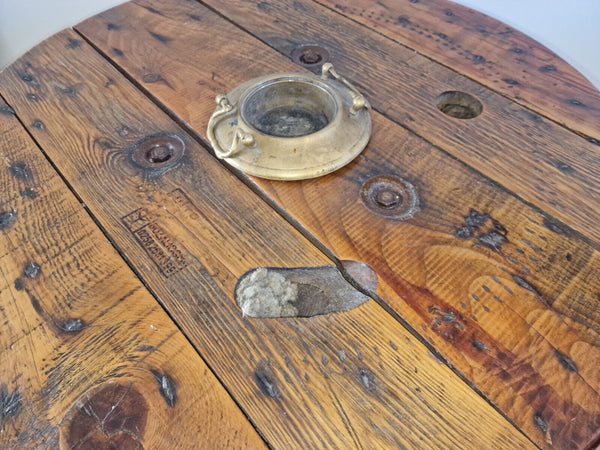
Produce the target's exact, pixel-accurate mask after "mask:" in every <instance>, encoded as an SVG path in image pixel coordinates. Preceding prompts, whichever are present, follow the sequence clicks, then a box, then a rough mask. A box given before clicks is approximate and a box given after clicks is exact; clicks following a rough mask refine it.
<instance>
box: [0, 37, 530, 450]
mask: <svg viewBox="0 0 600 450" xmlns="http://www.w3.org/2000/svg"><path fill="white" fill-rule="evenodd" d="M152 32H153V33H154V34H157V35H159V36H162V35H160V31H159V30H156V31H152ZM151 38H152V39H155V38H153V37H151ZM156 39H158V40H159V41H161V40H163V38H162V37H161V38H156ZM156 39H155V40H156ZM0 90H2V92H3V94H4V95H6V96H7V98H8V99H9V101H10V102H11V104H12V105H13V107H14V108H15V110H16V112H17V114H18V116H19V117H20V118H21V119H22V120H23V122H24V123H25V124H28V129H29V130H30V131H31V132H32V134H33V136H34V138H35V139H36V140H37V141H38V142H39V143H40V145H41V146H42V147H43V149H44V152H45V153H46V154H47V155H48V157H49V158H50V159H51V160H52V162H53V163H54V164H55V165H56V167H57V168H58V170H60V172H61V174H62V175H63V176H64V177H65V178H66V179H67V180H69V183H70V184H71V186H72V187H73V189H74V190H75V191H76V192H77V194H78V195H79V196H80V197H81V199H82V200H83V201H84V202H85V203H86V205H87V206H88V208H89V209H90V211H91V212H92V214H93V215H94V216H95V218H96V220H98V221H99V223H101V225H102V227H103V228H104V230H106V232H107V233H108V234H109V235H110V237H111V239H112V240H113V242H114V243H115V244H116V245H117V246H118V248H119V249H120V251H121V252H122V254H123V255H126V257H127V259H128V261H129V262H130V263H131V264H132V265H133V266H134V267H135V268H136V269H137V271H138V273H139V274H140V276H141V277H142V278H143V280H144V282H145V283H147V285H148V286H149V287H150V288H151V289H152V290H153V292H155V293H156V295H157V296H158V297H159V298H160V300H161V302H162V303H163V304H164V305H165V307H166V308H167V309H168V310H169V312H170V314H172V316H173V317H174V318H175V319H176V320H177V322H178V324H179V325H180V326H181V328H182V329H183V330H184V331H185V332H186V334H187V335H188V337H189V338H190V340H191V341H192V342H193V344H194V345H195V346H196V348H197V349H198V350H199V352H200V353H201V354H202V355H203V357H204V358H205V360H206V361H207V363H208V364H209V366H210V367H211V369H212V370H213V371H214V372H215V373H216V375H217V376H218V377H219V379H220V380H221V381H222V382H223V383H224V385H225V386H226V387H227V389H228V390H229V392H230V393H231V394H232V395H233V397H234V398H235V399H236V401H237V402H238V404H239V405H240V406H241V407H242V408H243V410H244V412H245V413H246V414H247V415H248V417H249V418H250V419H251V420H252V422H253V423H254V424H255V425H256V427H257V429H258V430H259V432H260V433H261V435H263V436H264V437H265V438H266V440H267V441H268V443H269V444H270V445H272V446H274V447H278V448H290V447H294V448H315V447H319V448H322V447H344V448H346V447H364V446H366V445H369V446H374V447H389V446H418V445H425V446H427V447H428V448H464V447H465V446H481V445H483V446H494V445H497V446H505V447H518V448H520V447H528V446H530V445H531V444H530V442H529V441H528V440H527V439H526V437H525V436H523V435H522V434H521V433H520V432H519V431H518V430H517V429H516V428H514V427H513V426H512V425H511V424H510V423H509V422H508V421H507V420H506V419H505V418H503V417H502V416H501V415H500V414H499V413H498V412H497V411H495V410H494V408H492V407H491V406H490V405H489V404H488V403H486V402H485V400H484V399H482V398H481V397H480V396H478V395H477V394H476V393H475V392H474V391H473V390H472V389H471V388H470V387H468V386H467V385H466V384H465V383H464V382H463V381H461V380H460V379H459V378H458V377H457V376H456V375H455V374H454V373H453V372H452V371H451V370H450V369H449V368H448V367H447V366H445V365H443V364H441V363H440V361H439V360H437V359H436V358H435V357H432V355H431V354H430V353H429V351H428V349H427V347H425V346H424V345H423V344H421V343H420V342H419V341H418V340H417V339H416V338H415V337H414V336H413V335H411V334H410V333H409V332H408V331H407V330H406V329H405V328H403V327H402V326H400V325H399V324H398V322H397V321H396V320H394V319H393V318H392V317H391V316H390V315H389V314H387V313H386V312H385V311H384V309H383V308H382V307H380V306H379V305H378V304H377V303H375V302H372V301H371V302H367V303H365V304H363V305H362V306H361V307H359V308H357V309H354V310H352V311H349V312H346V313H340V314H333V315H326V316H317V317H311V318H304V319H301V318H281V319H260V320H257V319H251V318H249V317H243V315H242V314H241V311H240V309H239V308H238V307H237V305H236V304H235V300H234V298H233V292H234V288H235V285H236V282H237V281H238V279H239V278H240V277H241V276H242V275H244V274H245V273H246V272H247V271H248V270H250V269H254V268H256V267H264V266H270V267H287V268H289V267H314V266H323V265H331V264H332V262H331V261H330V260H328V259H327V258H326V257H325V256H324V255H323V254H322V253H321V252H320V251H318V250H317V249H316V248H315V247H314V246H313V245H311V244H310V243H309V242H308V241H307V240H306V239H304V238H303V237H302V236H301V235H300V234H299V233H298V232H296V231H295V230H294V229H293V228H292V227H291V226H289V225H288V224H287V223H286V222H285V221H283V219H282V218H281V217H280V216H279V215H278V214H277V213H276V212H275V211H273V210H272V209H271V208H269V207H268V206H267V205H266V204H265V203H264V202H263V201H262V200H261V199H260V198H258V197H257V196H256V195H255V194H253V193H252V192H251V191H250V190H249V189H248V188H247V187H246V186H244V185H243V183H241V182H240V181H239V180H237V179H236V178H235V177H234V176H233V175H232V174H230V173H229V172H228V171H227V170H225V169H224V168H223V167H222V166H221V165H220V164H219V163H218V162H217V161H215V160H214V159H213V158H212V157H211V156H210V155H209V154H208V153H207V152H206V151H205V150H204V149H203V148H202V147H201V146H200V145H199V144H198V143H197V142H196V141H195V140H194V139H192V138H191V137H189V136H188V135H186V134H185V133H184V132H183V130H182V129H181V128H179V127H178V126H177V125H176V124H175V123H174V122H173V121H172V120H171V119H170V118H169V117H168V116H167V115H165V114H164V113H163V112H162V111H161V110H160V109H159V108H158V107H157V106H156V105H154V104H153V103H152V102H151V101H150V100H149V99H147V98H146V97H145V96H144V95H143V94H142V93H140V92H139V91H138V90H137V89H136V88H135V87H134V86H133V85H132V84H130V83H129V82H128V81H127V79H126V78H124V77H123V76H122V75H121V74H120V73H119V71H118V70H117V69H115V68H114V67H112V66H111V65H110V64H109V63H108V62H107V61H106V60H104V59H103V58H102V57H101V56H100V55H99V54H98V53H96V52H95V51H94V50H93V49H92V48H91V47H90V46H88V45H87V44H86V43H85V42H83V40H82V39H81V38H80V37H79V36H78V35H77V34H75V33H74V32H71V31H65V32H62V33H60V34H58V35H55V36H54V37H52V38H51V39H49V40H47V41H46V42H44V43H43V44H40V45H39V46H37V47H36V48H35V49H33V50H32V51H31V52H29V53H28V54H26V55H25V56H23V57H22V58H21V59H19V60H18V61H17V62H15V63H14V64H13V65H11V66H10V67H9V68H8V69H6V70H5V71H4V72H3V73H2V74H0ZM34 122H35V123H43V126H33V125H31V124H33V123H34ZM157 134H158V135H160V136H163V137H164V136H165V135H166V136H171V137H173V139H175V140H181V142H182V143H183V144H184V145H185V152H184V154H183V158H182V159H181V160H180V161H179V162H177V164H176V165H174V166H172V167H170V168H163V169H153V168H141V167H139V166H138V165H136V164H135V163H134V162H133V160H132V149H135V148H138V147H137V145H138V144H139V143H140V142H145V139H147V138H148V136H151V135H157ZM174 136H177V137H176V138H175V137H174ZM140 227H142V228H144V227H146V228H144V229H147V230H149V231H148V233H150V232H152V236H151V237H152V239H149V238H148V237H147V236H146V237H144V236H141V235H140V233H138V231H139V229H141V228H140ZM157 242H158V244H160V246H159V245H158V244H157ZM159 247H161V248H162V249H163V252H164V253H166V255H167V256H168V257H167V258H162V257H156V254H157V253H158V252H157V251H155V250H153V249H157V248H159ZM169 255H170V256H169Z"/></svg>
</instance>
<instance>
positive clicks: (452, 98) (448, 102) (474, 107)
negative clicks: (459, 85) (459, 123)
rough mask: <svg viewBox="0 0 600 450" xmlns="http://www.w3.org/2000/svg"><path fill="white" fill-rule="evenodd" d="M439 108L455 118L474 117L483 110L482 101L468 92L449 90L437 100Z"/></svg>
mask: <svg viewBox="0 0 600 450" xmlns="http://www.w3.org/2000/svg"><path fill="white" fill-rule="evenodd" d="M435 104H436V106H437V108H438V109H439V110H440V111H441V112H443V113H444V114H446V115H447V116H450V117H454V118H455V119H473V118H475V117H477V116H478V115H479V114H481V112H482V111H483V105H482V104H481V102H480V101H479V100H478V99H477V98H475V97H474V96H472V95H471V94H467V93H466V92H460V91H447V92H444V93H443V94H441V95H439V96H438V98H437V99H436V101H435Z"/></svg>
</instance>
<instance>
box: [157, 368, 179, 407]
mask: <svg viewBox="0 0 600 450" xmlns="http://www.w3.org/2000/svg"><path fill="white" fill-rule="evenodd" d="M152 375H154V378H155V379H156V381H157V382H158V391H159V392H160V395H162V397H163V398H164V399H165V402H166V403H167V405H169V406H170V407H171V408H173V407H175V404H176V403H177V387H176V386H175V381H173V379H172V378H171V377H170V376H169V375H167V374H161V373H160V372H158V371H156V370H153V371H152Z"/></svg>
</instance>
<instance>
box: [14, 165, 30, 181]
mask: <svg viewBox="0 0 600 450" xmlns="http://www.w3.org/2000/svg"><path fill="white" fill-rule="evenodd" d="M8 171H9V172H10V174H11V175H12V176H13V177H15V178H18V179H19V180H27V179H28V178H31V170H30V169H29V167H28V166H27V164H26V163H24V162H17V163H14V164H13V165H11V166H10V167H9V168H8Z"/></svg>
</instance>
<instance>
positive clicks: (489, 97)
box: [80, 0, 600, 242]
mask: <svg viewBox="0 0 600 450" xmlns="http://www.w3.org/2000/svg"><path fill="white" fill-rule="evenodd" d="M204 3H205V4H207V5H209V6H210V7H211V8H214V9H215V10H217V11H218V12H220V13H221V14H223V15H225V16H226V17H228V18H229V19H230V20H232V21H233V22H235V23H236V24H238V25H239V26H240V27H242V28H243V29H244V30H247V31H248V32H250V33H252V34H253V35H255V36H257V37H259V38H260V39H261V40H262V41H264V42H266V43H267V44H269V45H270V46H272V47H273V48H276V49H277V50H279V51H280V52H282V53H283V54H285V55H288V56H289V55H291V53H292V52H293V50H294V48H295V47H296V46H297V45H298V44H303V43H313V44H314V43H317V44H319V45H321V46H323V47H325V48H327V49H328V50H329V53H330V55H331V57H330V61H331V62H332V63H333V64H334V66H335V67H336V69H337V70H338V71H339V72H340V73H342V74H344V75H345V76H346V77H347V78H350V79H352V80H353V82H355V83H356V84H357V85H359V86H360V89H361V90H362V91H363V92H364V93H365V94H366V96H367V98H368V100H369V101H370V102H371V104H372V105H373V107H374V109H375V110H377V111H379V112H381V113H382V114H384V115H385V116H387V117H389V118H391V119H392V120H394V121H395V122H397V123H399V124H402V125H403V126H405V127H406V128H408V129H409V130H411V131H414V132H415V133H416V134H419V135H420V136H422V137H423V138H424V139H426V140H427V141H429V142H431V143H432V144H434V145H437V146H439V147H441V148H443V149H444V150H445V151H446V152H448V153H450V154H451V155H453V156H455V157H456V158H458V159H460V160H462V161H464V162H465V163H467V164H468V165H470V166H472V167H473V168H475V169H476V170H478V171H480V172H482V173H483V174H484V175H486V176H488V177H490V178H491V179H493V180H495V181H496V182H498V183H499V184H501V185H502V186H504V187H506V188H507V189H509V190H510V191H512V192H514V193H515V194H517V195H519V196H521V197H522V198H523V199H525V200H526V201H528V202H530V203H532V204H534V205H536V206H538V207H539V208H541V209H543V210H545V211H547V212H548V213H549V214H552V215H553V216H555V217H558V218H559V219H560V220H561V221H564V222H565V223H566V224H568V225H569V226H571V227H573V228H575V229H576V230H578V231H579V232H581V233H582V234H584V235H586V236H588V237H589V238H591V239H594V240H596V242H600V225H599V224H600V208H597V207H596V205H597V204H598V202H600V178H599V177H598V173H600V142H597V141H596V143H595V144H594V143H591V142H589V141H587V140H586V139H584V138H582V137H580V136H578V135H576V134H575V133H573V132H571V131H569V130H566V129H564V128H562V127H561V126H558V125H556V124H555V123H553V122H551V121H550V120H547V119H544V118H543V117H541V116H539V115H537V114H535V113H533V112H531V111H529V110H528V109H526V108H523V107H521V106H519V105H517V104H516V103H514V102H512V101H510V100H509V99H507V98H505V97H503V96H501V95H498V94H496V93H494V92H493V91H491V90H489V89H487V88H485V87H484V86H481V85H480V84H478V83H475V82H473V81H471V80H470V79H468V78H466V77H465V76H463V75H460V74H457V73H456V72H454V71H452V70H450V69H448V68H446V67H444V66H442V65H440V64H439V63H436V62H433V61H431V60H429V59H428V58H425V57H423V56H421V55H419V54H418V53H416V52H415V51H413V50H409V49H407V48H406V47H404V46H402V45H400V44H398V43H395V42H393V41H391V40H389V39H387V38H385V37H384V36H381V35H380V34H379V33H377V32H374V31H372V30H369V29H368V28H366V27H363V26H361V25H359V24H357V23H355V22H353V21H352V20H349V19H347V18H345V17H344V16H342V15H340V14H337V13H335V12H332V11H331V10H329V9H328V8H325V7H323V6H321V5H318V4H315V3H314V2H312V1H310V0H298V1H291V0H290V1H278V2H272V3H270V2H264V1H260V2H259V1H258V0H253V1H239V0H238V1H236V0H233V1H227V2H222V1H216V0H207V1H205V2H204ZM80 29H81V30H82V31H84V32H85V28H80ZM115 31H116V30H115ZM124 31H125V30H124ZM216 72H217V73H219V71H218V70H217V71H216ZM511 81H514V80H511ZM447 91H461V92H466V93H468V94H471V95H473V96H475V97H476V98H478V99H479V100H480V101H481V102H482V104H483V113H482V114H481V115H479V116H478V117H476V118H474V119H471V120H459V119H455V118H453V117H449V116H447V115H445V114H443V113H441V112H440V111H439V110H438V109H437V107H436V99H437V97H438V96H439V95H440V94H442V93H444V92H447ZM582 108H583V109H587V107H586V106H585V105H584V106H582Z"/></svg>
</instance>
